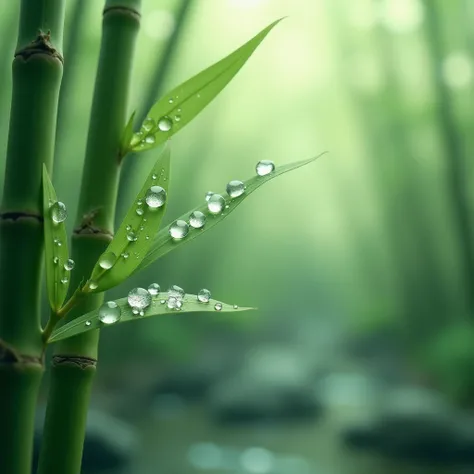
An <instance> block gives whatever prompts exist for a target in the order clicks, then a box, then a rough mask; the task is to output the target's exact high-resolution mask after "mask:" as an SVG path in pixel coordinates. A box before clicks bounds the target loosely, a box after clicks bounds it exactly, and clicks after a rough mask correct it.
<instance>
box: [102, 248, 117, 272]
mask: <svg viewBox="0 0 474 474" xmlns="http://www.w3.org/2000/svg"><path fill="white" fill-rule="evenodd" d="M116 261H117V255H115V254H114V253H113V252H106V253H103V254H102V255H101V256H100V258H99V266H100V267H101V268H103V269H104V270H110V269H111V268H112V267H113V266H114V264H115V262H116Z"/></svg>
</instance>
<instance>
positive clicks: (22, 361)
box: [0, 339, 43, 365]
mask: <svg viewBox="0 0 474 474" xmlns="http://www.w3.org/2000/svg"><path fill="white" fill-rule="evenodd" d="M30 364H34V365H38V364H39V365H43V359H42V357H35V356H30V355H26V354H20V353H19V352H18V351H17V350H15V348H14V347H12V346H11V345H10V344H7V343H6V342H5V341H4V340H2V339H0V365H30Z"/></svg>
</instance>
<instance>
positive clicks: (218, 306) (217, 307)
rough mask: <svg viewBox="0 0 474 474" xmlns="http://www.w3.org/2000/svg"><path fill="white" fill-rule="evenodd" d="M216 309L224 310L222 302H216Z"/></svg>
mask: <svg viewBox="0 0 474 474" xmlns="http://www.w3.org/2000/svg"><path fill="white" fill-rule="evenodd" d="M214 309H215V310H216V311H221V310H222V303H216V304H215V305H214Z"/></svg>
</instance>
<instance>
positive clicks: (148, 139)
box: [145, 135, 156, 145]
mask: <svg viewBox="0 0 474 474" xmlns="http://www.w3.org/2000/svg"><path fill="white" fill-rule="evenodd" d="M155 141H156V139H155V136H154V135H148V136H147V137H146V138H145V143H148V145H152V144H153V143H155Z"/></svg>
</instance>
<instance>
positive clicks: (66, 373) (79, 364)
mask: <svg viewBox="0 0 474 474" xmlns="http://www.w3.org/2000/svg"><path fill="white" fill-rule="evenodd" d="M140 3H141V0H107V1H106V5H105V9H104V15H103V33H102V43H101V51H100V57H99V65H98V71H97V77H96V84H95V90H94V98H93V104H92V111H91V119H90V124H89V134H88V141H87V149H86V159H85V164H84V174H83V177H82V188H81V196H80V201H79V209H78V217H77V227H76V229H75V231H74V234H73V241H72V255H73V258H74V260H75V261H76V269H75V271H74V275H73V278H72V281H71V289H75V288H76V287H77V286H78V285H79V284H80V282H81V280H82V279H84V278H87V277H88V276H89V274H90V272H91V270H92V268H93V266H94V264H95V262H96V261H97V259H98V257H99V256H100V254H101V253H102V252H103V251H104V250H105V248H106V246H107V245H108V243H109V242H110V239H111V236H112V234H113V223H114V213H115V202H116V198H117V189H118V180H119V171H120V161H121V159H120V158H121V157H119V156H118V149H119V143H120V137H121V133H122V130H123V128H124V126H125V123H126V121H127V118H128V117H127V106H128V92H129V86H130V81H131V70H132V61H133V54H134V49H135V40H136V36H137V33H138V29H139V20H140V13H139V11H140ZM102 300H103V295H101V294H98V295H90V296H88V297H86V298H84V299H83V300H81V303H80V304H79V305H78V306H77V307H76V308H75V309H74V310H73V311H72V312H71V314H70V316H69V317H75V316H78V315H79V314H83V313H84V312H87V311H90V310H92V309H95V308H97V307H98V306H99V305H100V304H101V303H102ZM98 340H99V333H98V331H94V332H88V333H86V334H83V335H81V336H77V337H75V338H71V339H66V340H64V341H62V342H61V343H59V344H58V346H57V347H56V350H55V353H54V356H53V360H52V370H51V388H50V394H49V399H48V406H47V411H46V420H45V427H44V434H43V446H42V449H41V455H40V461H39V470H38V472H39V474H77V473H78V472H80V465H81V458H82V447H83V441H84V436H85V425H86V416H87V406H88V404H89V398H90V390H91V384H92V379H93V376H94V373H95V367H96V362H97V346H98ZM72 387H74V389H73V390H72ZM71 391H72V392H74V393H71ZM68 394H69V395H70V396H71V397H73V398H72V400H73V401H72V402H71V399H67V398H66V397H65V395H68ZM71 403H73V405H72V406H73V407H74V408H73V410H74V415H71V411H72V410H71Z"/></svg>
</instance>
